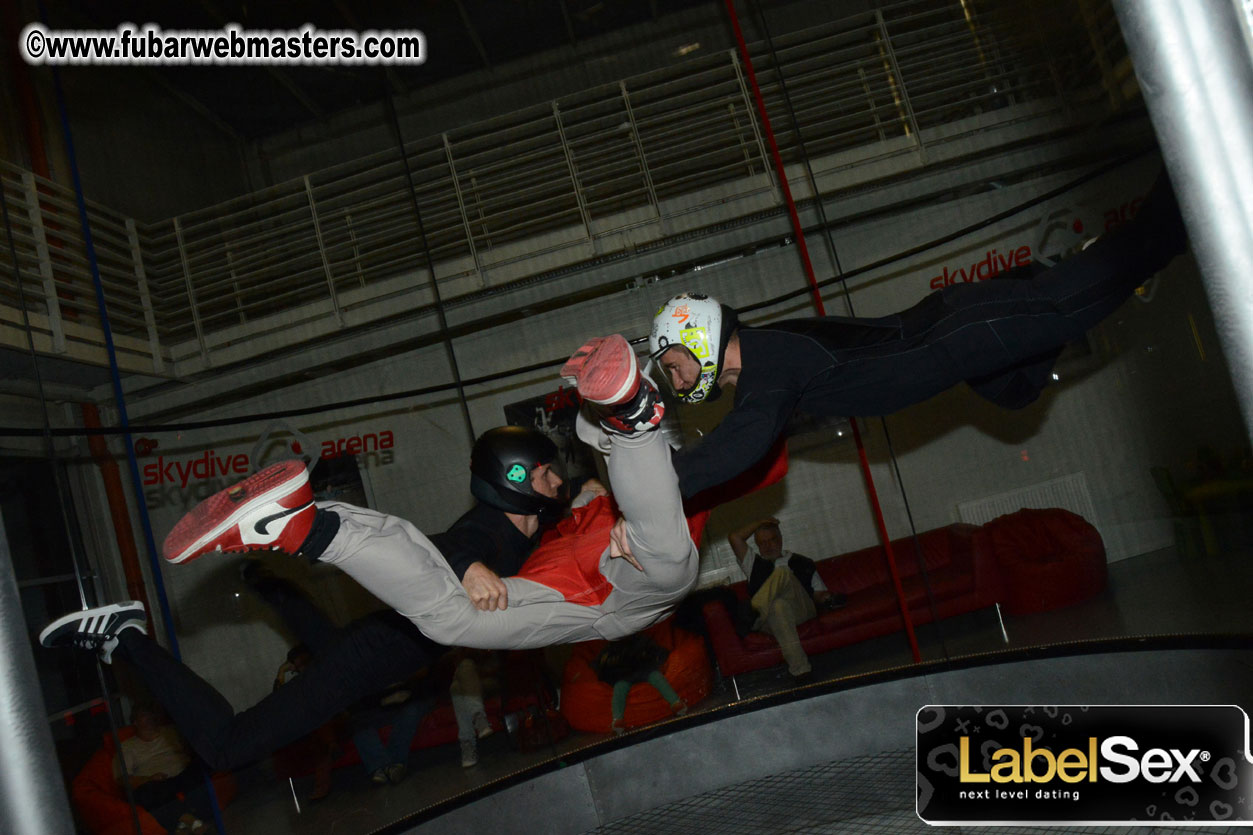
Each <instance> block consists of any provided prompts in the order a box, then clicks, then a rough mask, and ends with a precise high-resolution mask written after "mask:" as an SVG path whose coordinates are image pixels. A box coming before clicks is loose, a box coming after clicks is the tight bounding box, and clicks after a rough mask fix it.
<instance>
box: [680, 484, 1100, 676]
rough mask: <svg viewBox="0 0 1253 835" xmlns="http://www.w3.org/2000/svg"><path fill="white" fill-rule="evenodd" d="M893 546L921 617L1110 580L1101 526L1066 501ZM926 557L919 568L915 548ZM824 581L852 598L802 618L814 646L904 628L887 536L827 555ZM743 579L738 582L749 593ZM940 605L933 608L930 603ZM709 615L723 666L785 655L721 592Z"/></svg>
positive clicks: (919, 620) (1053, 599)
mask: <svg viewBox="0 0 1253 835" xmlns="http://www.w3.org/2000/svg"><path fill="white" fill-rule="evenodd" d="M892 550H893V553H894V554H895V555H896V565H897V569H898V571H899V573H900V577H901V585H902V586H903V588H904V592H905V600H906V602H907V603H908V605H909V611H910V616H911V618H912V619H913V622H914V624H915V625H919V624H924V623H929V622H930V621H932V620H934V619H937V618H947V617H952V616H954V615H959V614H963V613H965V612H971V611H975V610H977V609H982V608H984V607H987V606H991V605H993V604H995V603H998V602H1000V603H1002V604H1005V605H1004V607H1003V608H1004V610H1005V611H1006V612H1008V613H1009V614H1023V613H1026V612H1031V611H1041V610H1042V609H1047V608H1057V607H1059V606H1065V605H1070V604H1072V603H1076V602H1078V601H1080V600H1082V599H1085V598H1087V597H1090V596H1092V595H1093V594H1096V593H1097V592H1099V591H1100V590H1101V589H1103V588H1104V587H1105V579H1106V574H1105V549H1104V547H1103V546H1102V544H1101V538H1100V535H1099V534H1098V533H1097V532H1096V529H1095V528H1094V527H1092V526H1091V525H1089V524H1088V523H1087V522H1085V521H1084V520H1083V519H1082V518H1081V517H1079V516H1076V515H1075V514H1073V513H1069V512H1068V511H1065V510H1059V509H1050V510H1020V511H1018V512H1017V513H1012V514H1008V515H1006V516H1002V517H999V518H998V519H994V520H992V521H991V522H989V523H988V524H987V525H984V526H982V527H980V526H976V525H966V524H956V525H949V526H947V527H944V528H936V529H935V530H930V531H926V532H924V533H921V534H919V535H918V546H917V548H916V547H915V545H914V541H913V538H912V537H904V538H901V539H897V540H893V542H892ZM919 551H921V554H922V561H923V563H924V564H925V566H926V581H927V584H928V586H929V588H930V599H929V598H928V593H927V588H926V587H924V584H923V577H922V576H921V573H920V571H919V560H918V552H919ZM817 566H818V573H819V575H821V577H822V579H823V582H825V583H826V584H827V588H829V589H831V590H832V591H839V592H843V593H845V594H847V595H848V605H847V606H845V607H844V608H842V609H837V610H835V611H833V612H823V613H821V614H819V615H818V617H816V618H814V619H813V620H810V621H807V622H806V623H803V624H801V625H800V627H799V628H798V630H797V631H798V632H799V634H800V638H801V643H802V646H804V648H805V651H806V652H807V653H809V654H811V655H813V654H817V653H821V652H826V651H828V650H832V649H835V648H837V647H841V646H845V645H848V644H854V643H857V642H859V641H864V640H867V639H868V638H875V637H878V636H880V635H887V634H890V633H892V632H897V631H903V630H904V628H905V622H904V619H903V618H902V617H901V612H900V606H899V605H898V603H897V598H896V592H895V589H894V587H893V583H892V579H891V574H890V573H889V570H888V563H887V558H886V556H885V554H884V550H883V548H882V546H875V547H872V548H865V549H863V550H861V551H855V552H853V553H851V554H844V555H842V556H838V557H832V558H830V559H826V560H822V561H820V562H818V563H817ZM746 585H747V584H746V583H745V582H743V581H741V582H739V583H735V584H734V585H732V586H731V590H732V591H733V592H734V593H735V595H736V596H737V598H738V599H739V600H741V601H745V602H746V601H747V599H748V590H747V587H746ZM932 604H933V605H934V610H933V609H932ZM703 614H704V618H705V624H706V627H707V629H708V631H709V637H710V640H711V641H712V643H713V647H714V653H715V655H716V657H717V661H718V666H719V668H720V669H721V671H722V674H723V675H728V676H730V675H738V674H740V673H744V672H748V671H750V670H759V669H763V668H766V667H773V666H776V665H779V664H782V663H783V655H782V653H781V652H780V651H779V645H778V643H776V642H775V640H774V638H772V637H770V636H769V635H765V634H763V633H760V632H750V633H748V634H747V635H745V636H743V637H741V636H740V635H739V634H737V632H736V630H735V627H734V624H733V622H732V618H731V615H730V613H728V612H727V609H726V607H725V606H724V605H723V604H722V603H721V602H717V601H714V602H710V603H706V604H705V606H704V607H703Z"/></svg>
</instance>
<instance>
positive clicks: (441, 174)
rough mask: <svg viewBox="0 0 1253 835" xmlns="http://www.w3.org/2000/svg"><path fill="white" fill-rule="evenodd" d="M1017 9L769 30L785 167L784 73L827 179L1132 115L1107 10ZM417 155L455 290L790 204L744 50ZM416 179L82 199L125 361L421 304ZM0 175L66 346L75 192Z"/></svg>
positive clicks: (910, 12) (11, 296) (35, 288)
mask: <svg viewBox="0 0 1253 835" xmlns="http://www.w3.org/2000/svg"><path fill="white" fill-rule="evenodd" d="M1004 5H1005V6H1006V8H1005V9H1004V10H1001V9H1000V8H999V7H993V8H992V9H991V10H988V11H984V12H981V13H980V15H974V14H972V13H969V12H968V9H970V8H973V4H972V3H971V2H970V0H902V2H896V3H890V4H885V5H883V6H882V7H880V8H879V9H878V10H876V11H874V12H868V13H863V14H860V15H856V16H854V17H850V18H845V19H841V20H838V21H833V22H831V23H828V24H826V25H824V26H821V27H817V28H814V29H809V30H805V31H803V32H799V33H794V34H789V35H786V36H780V37H778V38H776V39H775V43H774V46H775V51H774V53H773V55H772V54H771V52H770V50H768V49H767V47H766V45H765V44H757V45H755V47H754V48H753V61H754V65H755V67H756V69H757V75H758V79H759V81H760V83H761V85H762V89H763V94H764V95H765V98H766V101H767V105H768V107H769V108H770V111H771V113H772V114H778V115H777V116H776V117H775V119H774V120H773V121H774V122H775V130H776V134H777V137H778V140H779V144H780V147H781V148H782V150H783V154H784V157H785V161H787V162H796V161H798V160H799V152H798V150H797V148H796V139H795V132H796V130H795V127H794V125H793V123H792V121H791V119H790V118H787V114H788V109H787V108H786V106H785V103H784V100H783V95H782V92H781V90H780V85H779V83H778V76H779V74H782V76H783V77H784V78H785V80H786V84H787V88H788V94H789V98H790V100H791V103H792V106H793V108H794V112H795V117H796V121H797V123H798V124H799V129H800V132H801V134H802V135H803V137H804V138H805V141H806V147H807V150H808V154H809V157H810V158H811V160H812V161H813V164H814V169H815V173H816V174H817V175H818V177H819V180H820V181H822V176H821V175H822V174H823V173H824V171H832V170H836V168H835V166H836V165H837V163H836V162H835V160H836V159H837V158H838V157H839V156H840V155H847V154H848V153H849V152H856V151H858V150H859V149H868V153H870V152H873V151H874V150H875V149H876V148H883V147H887V146H885V145H884V143H888V142H891V143H893V144H892V146H891V147H892V148H893V149H894V150H891V151H883V152H882V153H902V152H909V153H915V154H924V155H925V153H926V152H927V150H928V147H927V143H928V142H949V141H953V140H954V139H957V138H960V137H961V136H962V135H963V134H962V133H961V131H960V130H957V131H952V130H948V129H947V128H951V127H952V126H954V125H960V124H961V123H963V121H964V120H972V119H973V120H974V121H977V122H978V126H979V127H978V129H980V130H986V129H987V126H988V125H989V124H996V122H997V119H998V118H1002V117H1003V119H1004V120H1005V121H1009V120H1012V119H1016V118H1021V116H1020V115H1018V114H1019V111H1018V109H1017V108H1019V106H1022V105H1026V104H1036V105H1038V107H1037V109H1036V110H1035V111H1033V112H1035V113H1037V114H1039V113H1041V112H1057V113H1064V112H1067V111H1068V110H1069V109H1071V108H1073V107H1075V106H1076V105H1077V104H1084V103H1092V102H1097V103H1101V102H1106V103H1108V104H1109V105H1110V106H1112V107H1117V106H1118V105H1119V99H1118V96H1117V95H1116V92H1115V91H1116V90H1117V88H1118V84H1117V78H1116V76H1117V74H1118V72H1120V71H1122V72H1125V70H1126V61H1125V49H1124V48H1123V46H1122V44H1121V41H1120V40H1119V33H1118V30H1117V27H1116V25H1115V24H1113V23H1112V21H1113V16H1112V12H1110V10H1109V7H1108V5H1107V4H1105V3H1098V2H1095V0H1070V1H1069V2H1064V3H1055V4H1047V5H1045V4H1043V3H1036V2H1032V3H1027V4H1022V3H1013V4H1004ZM1010 7H1012V8H1010ZM776 58H777V66H776V61H775V59H776ZM1120 67H1121V70H1120ZM940 127H946V130H945V131H943V132H940V133H941V134H942V138H938V137H934V138H931V139H928V132H929V131H930V132H932V133H935V131H934V130H933V129H935V128H940ZM974 129H975V128H971V130H974ZM902 148H903V149H904V151H902V150H901V149H902ZM405 153H406V155H407V157H408V160H407V161H408V165H409V168H410V170H411V172H412V178H413V185H414V188H415V189H416V191H417V197H418V205H419V207H420V211H421V215H422V226H423V228H424V230H425V233H426V237H427V240H426V244H427V247H429V251H430V254H431V258H432V260H433V262H434V264H433V268H434V270H435V274H436V277H437V279H438V281H439V282H440V284H441V288H443V287H445V286H447V287H448V289H447V290H443V289H441V292H442V293H443V294H444V296H445V298H455V297H456V296H457V295H459V294H460V293H464V292H468V291H470V290H474V289H479V288H481V287H483V286H489V285H493V284H497V283H502V282H504V281H508V280H513V279H515V278H519V277H524V276H525V275H527V274H528V273H532V272H536V271H539V270H540V269H551V268H553V267H554V266H561V265H565V264H573V263H577V262H580V261H583V260H586V259H587V258H589V257H591V255H592V254H593V253H598V254H604V253H605V252H608V251H613V250H614V249H620V248H622V247H624V246H626V245H627V242H626V241H625V240H623V233H627V232H630V233H631V235H632V236H633V239H634V240H635V242H637V243H638V241H639V240H640V239H641V238H650V237H651V238H659V237H663V236H665V235H666V234H667V224H668V223H670V222H672V221H674V220H675V219H676V218H679V217H682V216H690V215H691V214H692V213H693V212H701V211H702V210H705V209H708V208H710V207H714V206H717V207H719V211H720V212H722V213H723V214H722V215H721V217H722V218H724V219H725V217H726V214H725V213H726V212H732V213H734V212H736V211H739V212H740V213H741V214H748V213H749V212H755V211H760V210H761V209H762V207H763V205H766V206H775V205H778V204H779V197H778V194H777V190H776V188H775V186H776V184H775V183H774V181H773V177H774V174H773V171H772V170H771V167H770V166H769V165H768V163H767V155H766V150H765V147H764V144H763V140H762V136H761V135H760V131H759V127H758V124H757V121H756V117H755V114H754V109H753V106H752V102H751V98H750V96H749V93H748V90H747V87H746V82H745V78H744V73H743V70H742V67H741V66H740V62H739V59H738V57H737V55H736V54H735V52H734V51H733V50H730V51H725V52H719V53H714V54H708V55H705V56H703V57H699V58H694V59H691V60H687V61H685V62H684V63H681V64H679V65H676V66H673V67H669V68H666V69H663V70H658V71H655V72H651V73H648V74H644V75H640V76H636V77H632V78H629V79H626V80H624V81H621V82H619V83H617V84H613V85H606V86H602V87H597V88H594V89H591V90H587V91H584V92H581V93H577V94H574V95H570V96H566V97H563V98H560V99H557V100H555V101H552V102H549V103H546V104H543V105H538V106H534V107H530V108H526V109H524V110H520V111H517V112H514V113H509V114H506V115H502V116H499V117H496V118H493V119H489V120H486V121H484V122H480V123H477V124H473V125H469V126H466V127H462V128H459V129H457V130H453V131H449V132H447V133H445V134H441V135H438V136H430V137H424V138H422V139H417V140H414V141H411V142H409V143H408V144H407V145H406V146H405ZM839 164H840V165H847V161H846V160H845V161H843V162H840V163H839ZM824 166H825V167H824ZM797 171H798V172H799V168H798V169H797ZM403 178H404V171H403V167H402V165H401V162H400V159H399V153H398V152H396V151H392V152H383V153H378V154H374V155H371V156H367V157H362V158H360V159H356V160H352V161H350V162H347V163H343V164H340V165H337V166H333V167H331V168H327V169H323V170H320V171H316V172H313V173H310V174H308V175H306V176H304V177H301V178H299V179H296V180H291V181H288V182H285V183H281V184H278V185H275V186H272V187H269V188H266V189H263V190H260V191H257V192H254V193H252V194H248V195H244V196H242V197H239V198H236V199H233V200H230V201H227V202H224V203H220V204H217V205H215V206H211V207H207V208H205V209H201V210H198V211H194V212H189V213H186V214H183V215H180V216H178V217H175V218H170V219H168V220H164V221H160V222H157V223H152V224H136V223H134V222H133V221H131V220H129V219H127V218H124V217H121V216H119V215H117V214H116V213H114V212H110V211H109V210H108V209H106V208H104V207H102V206H98V205H94V204H93V205H91V207H90V210H89V213H90V216H91V222H92V224H93V233H94V237H95V240H96V246H97V255H98V259H99V262H100V267H101V274H102V278H103V280H104V284H105V291H106V295H107V298H108V303H109V310H110V318H111V321H112V324H113V328H114V330H115V332H116V333H117V334H118V335H119V336H120V337H121V342H122V343H123V344H122V345H121V346H120V350H121V352H122V354H123V357H122V359H123V360H124V363H123V367H124V368H126V369H127V370H132V371H141V370H142V371H148V372H153V371H155V372H162V371H165V370H167V364H170V363H171V362H172V363H173V366H174V367H173V369H171V370H172V371H173V372H174V373H178V365H179V363H180V362H182V361H184V360H186V359H188V358H192V357H197V356H198V357H199V363H198V366H199V367H205V366H209V365H212V364H213V360H214V355H215V352H217V351H219V350H220V349H221V347H222V346H224V345H233V346H236V348H237V347H238V346H239V345H240V343H241V340H244V341H246V340H247V339H249V338H251V337H252V336H254V335H255V334H257V333H260V332H273V331H274V330H275V329H276V328H277V327H278V325H277V322H278V321H280V319H281V318H282V317H287V318H288V319H289V320H290V319H292V318H295V319H297V320H299V321H303V322H309V321H315V320H316V321H318V322H320V323H321V326H322V327H324V328H331V329H334V328H339V327H343V326H345V325H347V324H354V323H360V322H362V321H368V319H369V317H370V316H372V315H375V314H374V313H373V312H372V311H386V312H387V313H391V312H395V310H396V309H397V306H398V305H404V304H411V305H414V306H416V305H418V304H420V303H422V299H423V298H425V297H424V296H423V294H422V292H419V290H420V288H422V287H424V286H425V280H424V278H423V276H422V275H421V273H422V271H424V270H425V268H426V263H425V257H424V248H423V245H422V243H423V242H422V241H421V240H419V234H418V225H417V222H416V220H415V218H414V215H413V210H412V205H411V203H410V201H409V196H408V193H407V188H406V184H405V182H404V179H403ZM0 183H2V184H3V186H4V188H5V194H6V197H7V198H8V199H9V200H10V205H11V207H14V206H16V207H17V208H16V209H15V210H13V213H14V214H15V215H16V216H17V219H18V220H17V224H16V225H17V229H16V230H15V234H16V239H17V242H18V250H19V262H20V263H19V266H20V267H21V271H22V274H23V278H24V289H25V291H26V296H27V299H28V301H29V302H31V303H32V306H33V310H34V311H35V312H36V313H37V316H36V319H38V322H37V323H36V324H35V325H34V328H35V330H36V332H37V333H38V334H39V335H40V338H41V340H42V341H41V343H40V349H41V350H48V351H51V352H53V353H74V352H73V351H72V350H70V349H71V348H73V347H74V346H75V345H77V344H79V342H82V343H83V344H84V345H86V344H87V343H90V341H91V337H90V330H91V328H92V326H93V325H94V326H96V327H97V328H98V323H97V322H96V321H95V319H96V313H95V306H94V298H92V296H91V293H90V292H88V291H89V290H90V281H89V279H88V277H87V272H86V260H85V257H84V255H83V252H82V241H81V235H80V233H79V231H78V221H77V216H76V211H75V207H74V203H73V199H72V194H71V193H69V192H68V191H67V190H66V189H64V188H61V187H59V186H56V185H54V184H52V183H50V182H46V181H41V180H39V179H38V178H35V177H34V176H33V175H31V174H29V173H28V172H23V171H21V170H20V169H17V168H14V167H12V166H7V165H6V166H3V167H0ZM737 201H739V202H738V203H737ZM763 201H764V203H763ZM737 206H738V207H739V208H738V209H737ZM7 258H8V255H7V252H5V253H3V254H0V264H3V263H4V262H6V261H7ZM0 305H3V307H4V312H3V316H2V319H0V326H2V327H0V339H2V340H3V341H4V343H5V344H13V342H12V339H11V337H12V334H11V333H10V331H11V330H12V327H13V319H14V317H13V315H12V310H13V309H14V308H16V298H15V293H14V292H13V288H12V287H7V286H4V287H0ZM266 323H270V324H269V325H267V324H266ZM79 353H80V354H81V353H84V352H83V351H80V352H79Z"/></svg>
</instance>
